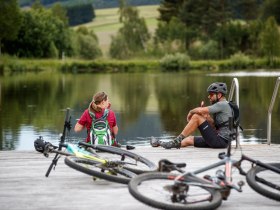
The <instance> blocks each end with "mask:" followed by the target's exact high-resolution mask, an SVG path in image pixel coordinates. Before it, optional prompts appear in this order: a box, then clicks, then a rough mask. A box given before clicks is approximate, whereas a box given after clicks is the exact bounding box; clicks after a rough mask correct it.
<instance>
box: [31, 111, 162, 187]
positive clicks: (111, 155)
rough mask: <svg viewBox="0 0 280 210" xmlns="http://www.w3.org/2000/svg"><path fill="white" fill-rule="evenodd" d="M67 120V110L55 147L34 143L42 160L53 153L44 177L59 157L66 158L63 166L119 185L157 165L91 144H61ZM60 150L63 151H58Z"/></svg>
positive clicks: (106, 147) (68, 126)
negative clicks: (42, 156) (42, 157)
mask: <svg viewBox="0 0 280 210" xmlns="http://www.w3.org/2000/svg"><path fill="white" fill-rule="evenodd" d="M70 119H71V117H70V115H69V109H67V113H66V118H65V123H64V129H63V133H62V136H61V138H60V142H59V145H58V146H55V145H53V144H51V143H49V142H45V141H44V140H43V138H42V137H39V138H38V139H36V140H35V142H34V147H35V149H36V150H37V151H38V152H41V153H43V154H44V155H45V157H49V154H50V153H55V154H56V155H55V157H54V159H53V160H52V163H51V165H50V166H49V168H48V170H47V172H46V177H48V176H49V174H50V172H51V170H52V169H54V168H55V166H56V165H57V162H58V160H59V158H60V157H61V155H64V156H66V158H65V161H64V162H65V164H66V165H68V166H69V167H71V168H73V169H76V170H78V171H80V172H83V173H85V174H88V175H91V176H94V177H97V178H100V179H105V180H108V181H113V182H117V183H122V184H127V183H128V182H129V180H130V179H131V178H132V177H134V176H136V175H137V174H140V173H144V172H151V171H155V170H156V169H157V166H156V165H155V164H154V163H153V162H151V161H149V160H148V159H146V158H144V157H142V156H140V155H138V154H135V153H132V152H130V151H127V150H124V149H121V148H117V147H112V146H105V145H91V144H88V143H85V142H79V143H78V145H76V144H71V143H65V136H66V132H67V131H70V129H71V124H70ZM64 148H65V150H64V151H62V149H64Z"/></svg>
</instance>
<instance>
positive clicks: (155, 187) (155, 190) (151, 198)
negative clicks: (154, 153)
mask: <svg viewBox="0 0 280 210" xmlns="http://www.w3.org/2000/svg"><path fill="white" fill-rule="evenodd" d="M176 176H177V175H176V174H171V173H163V172H151V173H145V174H141V175H138V176H136V177H134V178H132V179H131V181H130V182H129V185H128V188H129V192H130V193H131V195H133V196H134V197H135V198H136V199H137V200H139V201H141V202H143V203H145V204H147V205H149V206H152V207H155V208H161V209H181V210H198V209H199V210H208V209H216V208H217V207H219V206H220V205H221V203H222V197H221V193H220V192H219V191H218V190H217V189H214V188H209V187H206V186H205V185H204V184H208V185H209V184H210V185H211V183H209V182H208V181H206V180H205V181H204V180H202V179H200V178H198V177H195V176H191V180H190V183H188V182H184V181H174V179H175V178H176Z"/></svg>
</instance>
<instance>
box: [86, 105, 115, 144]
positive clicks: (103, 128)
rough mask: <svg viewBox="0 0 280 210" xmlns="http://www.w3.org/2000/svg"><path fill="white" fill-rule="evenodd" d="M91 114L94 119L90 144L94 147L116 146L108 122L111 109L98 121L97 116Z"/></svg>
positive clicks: (106, 110)
mask: <svg viewBox="0 0 280 210" xmlns="http://www.w3.org/2000/svg"><path fill="white" fill-rule="evenodd" d="M89 113H90V116H91V118H92V124H91V129H90V143H91V144H94V145H97V144H101V145H112V144H114V139H113V138H112V135H111V130H110V125H109V123H108V120H107V117H108V114H109V109H105V111H104V114H103V116H102V117H100V118H98V119H96V117H95V114H94V113H93V112H89Z"/></svg>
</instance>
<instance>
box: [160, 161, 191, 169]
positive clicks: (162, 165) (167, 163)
mask: <svg viewBox="0 0 280 210" xmlns="http://www.w3.org/2000/svg"><path fill="white" fill-rule="evenodd" d="M186 166H187V164H186V163H173V162H171V161H169V160H167V159H162V160H160V161H159V162H158V170H159V171H161V172H171V171H174V170H177V171H179V172H183V171H182V169H181V168H184V167H186Z"/></svg>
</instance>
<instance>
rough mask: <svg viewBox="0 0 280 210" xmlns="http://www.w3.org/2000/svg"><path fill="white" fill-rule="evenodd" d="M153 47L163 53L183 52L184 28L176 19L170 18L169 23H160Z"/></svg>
mask: <svg viewBox="0 0 280 210" xmlns="http://www.w3.org/2000/svg"><path fill="white" fill-rule="evenodd" d="M155 33H156V36H155V45H156V46H155V47H156V48H158V49H162V51H163V52H165V53H172V52H178V51H179V52H180V51H181V52H183V51H184V50H185V45H186V43H185V41H186V39H185V37H186V33H187V31H186V27H185V25H184V24H183V23H182V22H181V21H180V20H179V19H178V18H177V17H172V18H171V20H170V21H169V22H164V21H161V22H159V24H158V28H157V29H156V32H155Z"/></svg>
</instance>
